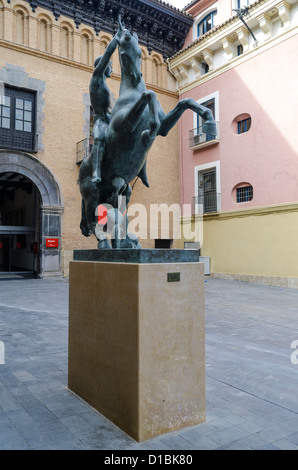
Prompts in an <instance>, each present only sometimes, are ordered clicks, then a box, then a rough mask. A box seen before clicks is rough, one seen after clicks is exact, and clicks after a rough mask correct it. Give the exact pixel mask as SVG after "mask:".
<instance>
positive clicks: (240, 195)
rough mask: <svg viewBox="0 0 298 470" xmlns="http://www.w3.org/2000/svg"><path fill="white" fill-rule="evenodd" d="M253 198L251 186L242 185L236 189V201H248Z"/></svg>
mask: <svg viewBox="0 0 298 470" xmlns="http://www.w3.org/2000/svg"><path fill="white" fill-rule="evenodd" d="M252 198H253V187H252V186H243V187H242V188H237V189H236V200H237V203H241V202H249V201H251V200H252Z"/></svg>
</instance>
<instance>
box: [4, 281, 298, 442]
mask: <svg viewBox="0 0 298 470" xmlns="http://www.w3.org/2000/svg"><path fill="white" fill-rule="evenodd" d="M205 296H206V390H207V420H206V422H205V423H202V424H200V425H197V426H193V427H190V428H185V429H183V430H179V431H175V432H172V433H169V434H166V435H163V436H159V437H156V438H154V439H151V440H149V441H146V442H143V443H137V442H135V441H134V440H133V439H132V438H130V437H129V436H127V435H126V434H125V433H124V432H122V431H121V430H120V429H118V428H117V427H116V426H115V425H114V424H113V423H111V422H110V421H108V420H107V419H106V418H105V417H103V416H102V415H100V414H99V413H98V412H97V411H95V410H94V409H92V408H91V407H90V406H89V405H88V404H86V403H84V402H83V401H82V400H81V399H80V398H79V397H77V396H76V395H74V394H73V393H72V392H70V391H69V390H68V388H67V344H68V336H67V335H68V282H67V281H66V280H63V279H27V280H18V279H15V280H9V281H8V280H3V279H2V280H0V341H2V342H3V343H4V345H5V364H0V449H2V450H5V449H12V450H17V449H20V450H21V449H36V450H38V449H43V450H46V449H52V450H54V449H57V450H58V449H61V450H63V449H66V450H71V449H78V450H79V449H86V450H89V449H90V450H91V449H102V450H144V449H146V450H175V451H177V450H181V451H182V450H183V451H185V450H195V449H199V450H216V449H218V450H221V449H231V450H245V449H263V450H296V449H298V399H297V394H296V390H297V387H298V364H297V365H295V364H292V362H291V354H292V353H293V351H294V350H293V349H291V343H292V342H293V341H295V340H298V291H297V290H290V289H283V288H278V287H271V286H263V285H253V284H250V283H244V282H238V281H228V280H220V279H212V278H206V282H205Z"/></svg>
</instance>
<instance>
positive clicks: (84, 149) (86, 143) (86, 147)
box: [77, 139, 92, 165]
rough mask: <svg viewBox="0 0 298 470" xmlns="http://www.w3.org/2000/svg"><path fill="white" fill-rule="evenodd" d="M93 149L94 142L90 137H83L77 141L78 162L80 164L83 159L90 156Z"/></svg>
mask: <svg viewBox="0 0 298 470" xmlns="http://www.w3.org/2000/svg"><path fill="white" fill-rule="evenodd" d="M91 150H92V143H91V141H90V139H83V140H80V142H78V143H77V164H78V165H80V164H81V163H82V161H83V160H84V159H85V158H87V157H88V155H89V154H90V152H91Z"/></svg>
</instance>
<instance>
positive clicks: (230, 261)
mask: <svg viewBox="0 0 298 470" xmlns="http://www.w3.org/2000/svg"><path fill="white" fill-rule="evenodd" d="M297 212H298V204H291V205H290V204H284V205H280V206H268V207H266V208H257V209H250V210H246V211H231V212H222V213H221V214H218V215H210V216H204V222H203V226H204V237H203V246H202V249H201V255H202V256H209V257H210V262H211V273H212V275H215V276H217V277H228V278H236V279H242V280H248V281H249V280H251V281H253V282H262V283H266V284H273V285H283V286H286V287H296V288H298V248H297V233H298V217H297Z"/></svg>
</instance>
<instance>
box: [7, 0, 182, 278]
mask: <svg viewBox="0 0 298 470" xmlns="http://www.w3.org/2000/svg"><path fill="white" fill-rule="evenodd" d="M20 15H21V16H22V18H23V20H22V21H23V24H24V31H23V33H24V34H23V36H22V34H20V32H18V28H19V26H18V25H19V22H20ZM41 20H43V21H44V22H47V26H46V27H45V26H44V24H45V23H42V24H41ZM41 27H43V28H44V27H45V28H46V33H42V32H41ZM63 28H64V29H63ZM65 28H66V29H67V30H68V38H69V47H68V49H67V48H66V47H65V44H64V43H63V41H64V40H65V34H64V33H65V31H66V29H65ZM45 34H46V38H47V40H46V42H45ZM87 36H88V41H87V40H86V37H87ZM20 37H23V39H21V40H20ZM110 39H111V36H110V35H109V34H106V33H102V32H101V33H100V34H99V36H98V37H97V36H96V35H95V32H94V31H93V30H92V28H89V27H87V26H84V25H81V26H80V27H79V29H76V27H75V24H74V23H73V22H72V21H71V20H70V19H68V18H64V17H62V16H61V17H59V19H58V21H56V20H55V19H54V17H53V15H52V13H51V12H49V11H47V10H43V9H41V8H37V9H36V12H35V13H33V12H32V10H31V7H30V5H29V4H28V3H26V2H22V1H18V2H16V1H14V0H12V2H11V3H10V4H7V3H6V2H5V4H2V2H1V0H0V69H1V68H2V67H5V66H6V65H7V64H9V65H14V66H18V67H22V68H23V69H24V72H25V73H27V74H28V75H29V76H30V77H31V78H35V79H38V80H42V81H44V82H45V84H46V86H45V93H44V122H43V127H44V134H43V136H42V139H43V145H44V151H43V152H39V153H38V154H37V157H38V158H39V159H40V160H41V161H42V162H43V163H44V164H45V165H46V166H47V167H48V168H49V169H50V170H51V171H52V172H53V173H54V175H55V177H56V179H57V180H58V182H59V183H60V185H61V188H62V195H63V199H64V213H63V217H62V224H63V225H62V249H63V250H64V253H62V256H63V259H64V260H65V263H66V267H65V272H67V260H68V259H69V258H70V257H71V256H72V250H73V249H78V248H80V249H83V248H96V244H97V243H96V239H95V237H93V236H92V237H90V238H88V239H87V238H85V237H84V236H83V235H82V234H81V232H80V228H79V224H80V207H81V197H80V193H79V187H78V185H77V180H78V172H79V167H78V165H77V164H76V144H77V142H79V141H80V140H82V139H84V138H85V137H86V122H85V116H84V113H85V114H86V104H85V102H84V99H85V100H86V94H88V93H89V82H90V78H91V75H92V71H93V65H92V64H93V62H94V59H95V58H96V57H97V56H98V55H99V54H101V53H102V52H103V51H104V48H105V47H106V45H107V44H108V42H109V40H110ZM86 41H87V43H88V48H87V49H86ZM45 49H47V50H45ZM66 49H67V51H68V52H66ZM142 53H143V65H142V71H143V76H144V78H145V80H146V82H147V85H148V88H151V89H153V90H154V91H155V92H156V93H157V97H158V99H159V101H160V103H161V104H162V107H163V109H164V110H165V111H166V112H168V111H170V110H171V109H172V108H173V107H174V106H175V105H176V104H177V102H178V95H177V92H176V84H175V80H174V78H173V77H172V75H171V74H170V73H169V72H168V71H167V67H166V64H165V63H163V60H162V57H161V56H160V54H158V53H155V52H153V53H152V55H149V54H148V51H147V50H146V48H143V47H142ZM65 55H68V57H65ZM112 60H113V72H114V73H113V75H112V77H111V79H109V80H108V86H109V87H110V90H111V93H112V96H113V99H116V98H117V96H118V90H119V85H120V76H119V71H120V67H119V60H118V55H117V52H116V53H115V54H114V55H113V58H112ZM83 61H84V62H85V63H83ZM178 157H179V149H178V126H177V125H176V126H175V128H174V129H173V130H172V131H171V132H170V134H169V135H168V137H166V138H161V137H158V138H157V140H156V142H155V143H154V145H153V147H152V149H151V151H150V154H149V159H148V175H149V181H150V186H151V187H150V189H147V188H145V186H143V185H142V183H141V181H140V180H139V181H138V182H137V183H136V185H135V189H134V191H133V195H132V202H138V203H142V204H145V205H146V207H148V205H149V204H150V203H151V202H152V201H154V202H156V203H162V202H165V203H167V204H172V203H179V163H178ZM148 212H149V211H148ZM142 244H143V246H144V247H152V246H154V241H152V240H151V241H150V240H146V241H144V242H142Z"/></svg>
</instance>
